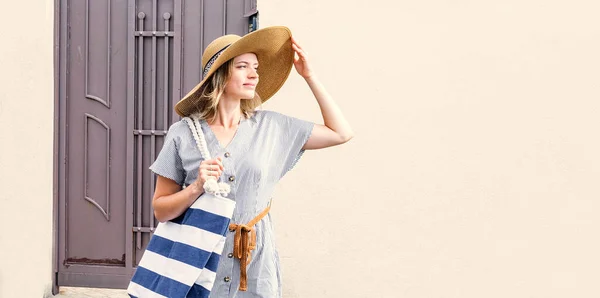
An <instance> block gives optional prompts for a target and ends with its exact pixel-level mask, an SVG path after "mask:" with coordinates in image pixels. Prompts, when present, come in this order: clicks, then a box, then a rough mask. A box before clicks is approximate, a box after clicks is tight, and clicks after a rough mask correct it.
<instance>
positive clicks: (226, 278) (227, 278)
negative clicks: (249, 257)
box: [223, 276, 231, 282]
mask: <svg viewBox="0 0 600 298" xmlns="http://www.w3.org/2000/svg"><path fill="white" fill-rule="evenodd" d="M223 280H224V281H225V282H229V281H230V280H231V278H229V276H225V278H223Z"/></svg>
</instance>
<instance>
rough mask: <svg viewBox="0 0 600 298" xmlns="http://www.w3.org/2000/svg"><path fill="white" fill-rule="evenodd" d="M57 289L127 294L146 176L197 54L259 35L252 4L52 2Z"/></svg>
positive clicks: (149, 221) (149, 223)
mask: <svg viewBox="0 0 600 298" xmlns="http://www.w3.org/2000/svg"><path fill="white" fill-rule="evenodd" d="M56 1H57V5H56V7H57V9H59V13H57V16H59V17H58V18H57V22H58V23H57V25H58V32H57V33H58V40H57V42H58V44H57V47H58V49H59V52H58V64H57V67H58V72H57V73H58V77H57V86H58V91H59V92H58V94H59V96H58V100H57V105H58V108H57V112H58V115H57V117H58V124H59V129H58V133H57V140H58V152H57V153H56V154H57V157H58V167H57V168H56V169H55V172H56V177H57V181H58V183H57V189H56V191H57V195H58V206H56V208H57V213H58V227H57V228H58V231H57V234H58V239H57V241H58V242H57V243H58V245H57V252H56V254H57V256H56V259H57V264H56V271H57V276H56V282H57V285H59V286H60V285H65V286H86V287H112V288H126V286H127V284H128V282H129V279H130V277H131V275H132V274H133V272H134V270H135V268H136V266H137V263H138V261H139V260H140V258H141V256H142V252H143V250H144V248H145V246H146V245H147V243H148V241H149V238H150V233H152V231H153V230H154V227H156V224H157V221H156V220H155V219H154V216H153V210H152V208H151V204H150V202H151V199H152V194H153V193H152V192H153V189H154V182H155V179H156V177H154V175H153V174H152V173H151V172H150V171H149V170H148V167H149V165H150V164H151V162H152V161H153V160H154V158H155V157H156V155H157V154H158V152H159V151H160V148H161V147H162V142H163V137H164V135H165V133H166V131H167V129H168V127H169V125H170V124H171V123H173V122H174V121H178V120H179V118H178V117H177V115H176V114H175V113H174V112H173V109H172V107H173V105H174V104H175V103H176V102H177V100H178V99H179V98H181V97H182V95H184V94H185V93H186V92H187V91H188V90H190V89H191V88H192V87H193V86H194V85H195V84H196V83H197V82H198V81H199V80H200V69H201V67H200V60H201V56H202V49H203V48H204V47H205V46H206V45H208V43H209V42H210V41H212V40H213V39H214V38H216V37H218V36H220V35H223V34H228V33H234V34H239V35H243V34H245V33H246V32H248V30H251V29H252V28H255V27H256V18H255V16H256V14H255V13H256V1H244V0H229V1H224V0H204V1H203V0H194V1H183V0H160V1H158V0H138V1H135V0H129V1H127V0H120V1H119V0H112V1H106V0H105V1H101V0H56Z"/></svg>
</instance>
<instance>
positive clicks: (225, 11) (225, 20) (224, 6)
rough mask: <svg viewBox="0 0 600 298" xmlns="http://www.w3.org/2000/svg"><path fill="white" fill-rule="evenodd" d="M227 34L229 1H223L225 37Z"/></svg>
mask: <svg viewBox="0 0 600 298" xmlns="http://www.w3.org/2000/svg"><path fill="white" fill-rule="evenodd" d="M225 34H227V0H223V35H225Z"/></svg>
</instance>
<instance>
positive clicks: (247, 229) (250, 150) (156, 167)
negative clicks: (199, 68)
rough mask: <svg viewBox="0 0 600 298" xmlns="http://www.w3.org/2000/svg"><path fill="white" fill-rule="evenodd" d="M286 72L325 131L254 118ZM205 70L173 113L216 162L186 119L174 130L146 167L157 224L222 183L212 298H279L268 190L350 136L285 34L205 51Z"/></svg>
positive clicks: (273, 117)
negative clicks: (223, 214) (224, 211)
mask: <svg viewBox="0 0 600 298" xmlns="http://www.w3.org/2000/svg"><path fill="white" fill-rule="evenodd" d="M292 64H293V65H294V67H295V69H296V71H297V72H298V74H300V75H301V76H302V77H303V78H304V79H305V80H306V82H307V84H308V86H309V87H310V89H311V90H312V92H313V94H314V96H315V98H316V100H317V102H318V104H319V106H320V109H321V113H322V115H323V121H324V125H318V124H313V123H311V122H308V121H304V120H300V119H296V118H293V117H288V116H285V115H282V114H279V113H276V112H271V111H261V110H255V108H256V107H258V106H259V105H260V104H261V103H263V102H265V101H266V100H267V99H269V98H270V97H271V96H272V95H273V94H274V93H276V92H277V90H278V89H279V88H280V87H281V86H282V85H283V83H284V82H285V80H286V79H287V77H288V75H289V73H290V70H291V68H292ZM202 65H203V68H204V69H203V74H204V79H203V80H202V81H201V82H200V83H199V84H198V85H197V86H196V87H195V88H194V89H193V90H192V91H190V92H189V93H188V94H187V95H186V96H185V97H184V98H183V99H182V100H181V101H180V102H178V103H177V105H176V107H175V109H176V111H177V112H178V114H179V115H181V116H184V117H187V116H190V117H196V118H199V119H200V123H201V129H202V131H203V133H204V134H205V136H206V142H207V144H208V149H209V151H210V153H211V155H212V156H213V157H215V158H213V159H208V160H203V159H202V157H201V156H200V152H199V151H198V150H197V149H196V144H195V141H194V138H193V137H192V134H191V132H190V128H189V127H188V125H186V124H185V123H184V121H179V122H177V123H175V124H173V125H172V126H171V127H170V128H169V131H168V133H167V136H166V138H165V143H164V146H163V149H162V150H161V152H160V153H159V155H158V157H157V159H156V161H155V162H154V163H153V164H152V166H151V167H150V169H151V170H152V171H153V172H155V173H156V174H157V182H156V190H155V192H154V198H153V200H152V205H153V207H154V210H155V211H154V214H155V216H156V218H157V219H158V220H159V221H161V222H165V221H169V220H172V219H175V218H177V217H178V216H180V215H181V214H182V213H184V212H185V210H186V209H187V208H188V207H189V206H190V205H191V204H192V203H193V202H194V201H195V200H196V199H197V198H198V197H199V196H200V195H201V194H202V192H203V185H204V183H205V182H206V181H207V179H211V178H209V177H211V176H212V177H214V178H216V179H219V181H220V182H225V183H227V184H229V186H230V193H229V194H228V196H227V198H229V199H232V200H235V202H236V206H235V210H234V213H233V216H232V218H231V225H230V231H229V232H228V233H227V235H226V242H225V246H224V249H223V253H222V254H221V259H220V261H219V264H218V269H217V272H216V279H215V282H214V285H213V287H212V291H211V293H210V297H281V282H280V281H281V279H280V268H279V258H278V255H277V251H276V248H275V245H274V241H273V240H274V234H273V229H272V223H271V218H270V216H269V215H268V211H269V207H270V201H271V194H272V192H273V190H274V187H275V185H276V183H277V182H278V181H279V179H281V178H282V177H283V176H284V175H285V174H286V173H287V172H288V171H289V170H290V169H291V168H292V167H293V166H294V165H295V163H296V162H297V161H298V159H299V158H300V156H301V155H302V153H303V152H304V151H305V150H310V149H321V148H326V147H330V146H335V145H340V144H343V143H345V142H347V141H349V140H350V139H351V138H352V136H353V132H352V130H351V128H350V125H349V124H348V122H347V121H346V119H345V118H344V116H343V115H342V112H341V111H340V110H339V108H338V107H337V105H336V104H335V103H334V101H333V100H332V98H331V97H330V95H329V94H328V93H327V92H326V91H325V88H324V87H323V86H322V85H321V83H320V82H319V81H318V79H317V78H316V76H315V74H314V72H313V70H312V69H311V67H310V65H309V62H308V60H307V56H306V53H305V52H304V51H303V50H302V48H301V47H300V46H299V45H298V43H297V42H296V41H295V40H294V39H293V38H292V37H291V32H290V31H289V30H288V29H287V28H285V27H270V28H265V29H261V30H258V31H255V32H253V33H250V34H248V35H246V36H244V37H239V36H235V35H227V36H223V37H220V38H218V39H216V40H215V41H213V42H212V43H211V44H210V45H209V46H208V47H207V49H206V50H205V52H204V54H203V57H202ZM198 164H199V165H200V166H199V167H198ZM183 186H186V187H183ZM240 239H242V240H240ZM246 239H249V240H248V241H246ZM254 242H255V243H254ZM209 290H210V289H209Z"/></svg>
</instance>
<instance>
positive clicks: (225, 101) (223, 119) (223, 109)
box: [211, 96, 242, 129]
mask: <svg viewBox="0 0 600 298" xmlns="http://www.w3.org/2000/svg"><path fill="white" fill-rule="evenodd" d="M241 117H242V111H241V109H240V99H238V100H235V99H230V98H227V97H225V96H223V97H222V98H221V100H220V101H219V105H218V106H217V114H216V115H215V118H214V121H213V122H212V123H211V124H212V125H216V126H222V127H223V128H225V129H228V128H232V127H237V125H238V124H239V123H240V121H241V119H242V118H241Z"/></svg>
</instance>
